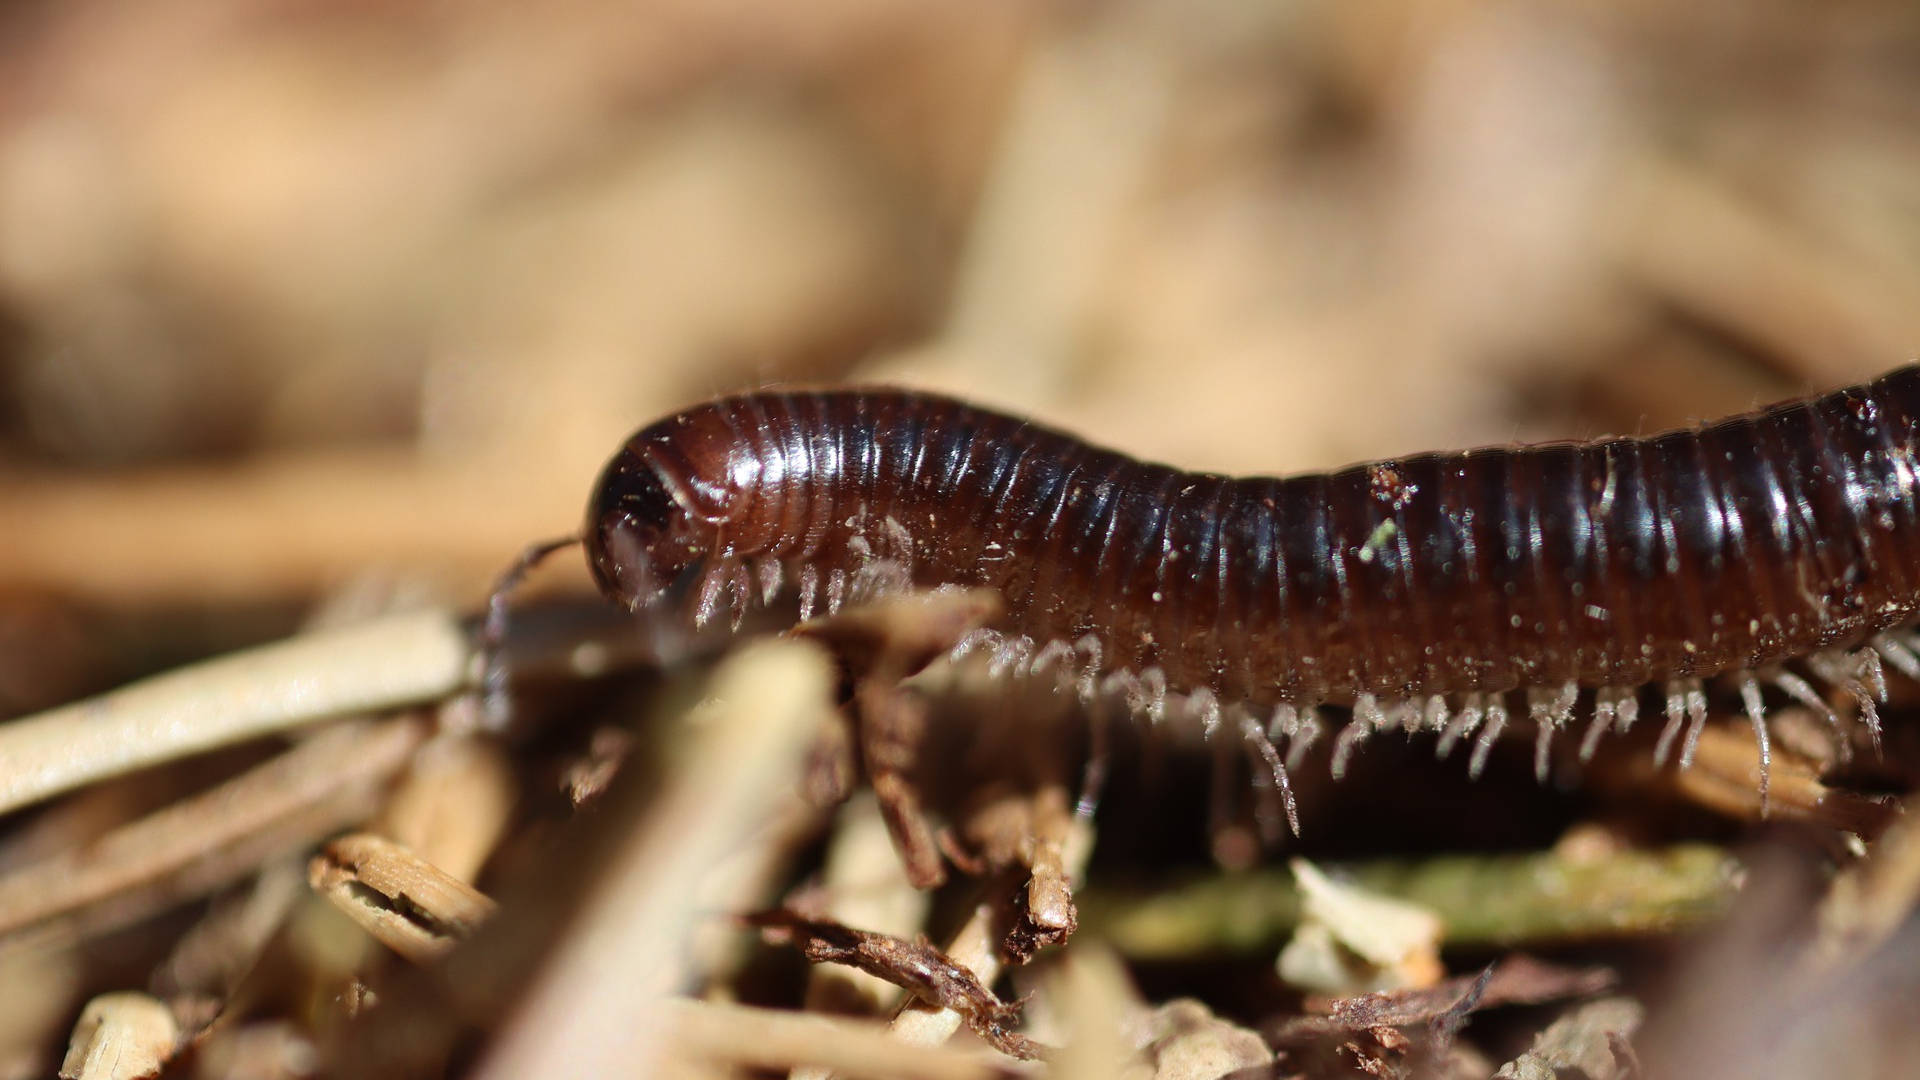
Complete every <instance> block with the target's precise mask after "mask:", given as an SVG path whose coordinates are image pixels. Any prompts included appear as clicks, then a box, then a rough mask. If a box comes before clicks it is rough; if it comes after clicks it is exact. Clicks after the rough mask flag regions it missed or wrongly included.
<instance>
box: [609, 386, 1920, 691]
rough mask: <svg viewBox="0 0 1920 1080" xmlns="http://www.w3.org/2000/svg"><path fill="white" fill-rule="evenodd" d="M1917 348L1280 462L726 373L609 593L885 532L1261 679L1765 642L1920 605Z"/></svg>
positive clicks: (617, 500)
mask: <svg viewBox="0 0 1920 1080" xmlns="http://www.w3.org/2000/svg"><path fill="white" fill-rule="evenodd" d="M1917 442H1920V368H1903V369H1901V370H1898V371H1895V372H1893V373H1891V374H1889V375H1887V376H1885V377H1884V378H1881V379H1879V380H1877V381H1875V382H1873V383H1870V384H1867V385H1864V386H1859V387H1853V388H1850V389H1846V390H1840V391H1837V392H1834V393H1831V394H1827V395H1824V396H1821V397H1817V398H1810V399H1804V400H1800V401H1795V402H1790V403H1787V404H1783V405H1777V406H1774V407H1772V408H1768V409H1765V410H1763V411H1760V412H1757V413H1753V414H1749V415H1744V416H1738V417H1734V418H1731V419H1728V420H1723V421H1720V422H1718V423H1715V424H1712V425H1709V426H1706V427H1703V428H1700V429H1697V430H1690V431H1680V432H1673V433H1669V434H1665V435H1658V436H1654V437H1651V438H1633V439H1624V438H1623V439H1605V440H1600V441H1596V442H1590V443H1582V444H1566V445H1545V446H1530V447H1518V448H1497V449H1483V450H1470V451H1465V452H1456V453H1433V454H1421V455H1417V456H1414V457H1408V458H1402V459H1399V460H1396V461H1386V462H1376V463H1372V464H1366V465H1357V466H1353V467H1350V468H1346V469H1342V470H1339V471H1337V472H1332V473H1326V474H1311V475H1302V476H1294V477H1288V478H1284V479H1269V478H1248V479H1236V478H1231V477H1225V476H1216V475H1208V474H1197V473H1187V472H1181V471H1178V470H1175V469H1171V468H1166V467H1163V466H1159V465H1149V464H1142V463H1140V462H1137V461H1134V460H1132V459H1130V458H1128V457H1125V456H1124V455H1121V454H1118V453H1115V452H1112V451H1109V450H1103V449H1099V448H1096V447H1092V446H1089V445H1087V444H1085V443H1083V442H1081V441H1079V440H1077V439H1074V438H1073V437H1071V436H1068V435H1065V434H1062V433H1060V432H1056V431H1052V430H1049V429H1047V428H1044V427H1038V426H1035V425H1033V424H1030V423H1027V422H1025V421H1022V420H1020V419H1017V418H1015V417H1011V416H1006V415H1002V414H999V413H994V412H990V411H987V410H984V409H979V408H975V407H972V406H969V405H965V404H962V403H960V402H956V401H952V400H949V399H946V398H941V397H936V396H932V395H927V394H919V393H912V392H903V391H891V390H847V391H828V392H818V393H762V394H751V395H746V396H741V397H732V398H726V399H723V400H719V401H715V402H711V403H709V404H705V405H701V406H698V407H696V408H693V409H690V410H688V411H687V412H684V413H681V414H679V415H676V416H673V417H669V418H667V419H665V420H662V421H661V422H659V423H657V424H655V425H653V426H651V427H648V428H646V429H645V430H643V431H641V432H640V433H638V434H637V435H635V436H634V437H633V438H632V439H631V440H630V441H629V442H628V443H627V444H626V446H625V447H624V448H622V450H621V451H620V453H619V454H618V455H617V456H616V457H615V458H614V460H613V461H612V462H611V463H610V464H609V465H608V467H607V470H606V472H605V473H604V474H603V476H602V478H601V482H600V485H599V487H598V489H597V490H596V492H595V494H594V497H593V501H592V504H591V506H590V507H589V511H588V521H587V532H586V537H587V546H588V551H589V558H590V561H591V562H592V564H593V566H594V571H595V575H596V577H597V579H598V581H599V582H600V584H601V587H602V588H603V589H605V590H606V591H607V592H608V593H609V595H611V596H613V597H615V598H616V599H618V600H620V601H622V602H623V603H626V604H628V605H629V606H634V605H638V604H640V603H644V602H645V601H647V600H648V599H649V598H650V597H651V596H652V595H653V593H654V592H656V591H657V590H658V589H660V588H661V587H662V586H663V585H664V584H666V583H668V582H670V581H671V580H672V579H673V578H674V577H676V576H677V575H678V574H680V573H681V572H682V571H684V570H686V569H687V568H688V567H689V566H691V565H694V564H696V563H701V562H703V561H709V560H713V559H716V558H717V559H723V560H732V561H737V562H741V563H747V562H752V561H757V560H768V559H772V560H777V561H778V562H779V563H780V564H781V565H782V566H784V567H786V568H787V569H788V570H789V572H791V571H793V570H795V569H797V568H799V567H803V566H813V567H816V568H820V569H834V568H839V569H843V570H847V571H852V570H856V569H858V568H860V567H861V566H862V565H863V564H867V563H870V562H872V561H873V560H875V559H878V558H885V559H892V560H893V561H895V562H898V563H900V564H901V565H903V566H904V567H905V568H906V569H907V570H908V571H909V573H910V575H911V579H912V581H913V582H914V583H916V584H919V585H924V586H932V585H942V584H956V585H982V586H989V587H992V588H994V589H997V590H999V591H1000V593H1001V594H1002V596H1003V597H1004V598H1005V602H1006V616H1005V622H1004V626H1003V627H1002V628H1003V629H1004V630H1006V631H1008V632H1010V633H1013V634H1021V635H1026V636H1028V637H1030V638H1032V639H1033V640H1035V641H1036V642H1041V643H1045V642H1049V641H1061V642H1067V643H1074V642H1084V641H1086V640H1087V639H1089V637H1091V639H1092V640H1094V641H1097V642H1098V644H1099V649H1100V667H1101V669H1103V670H1106V671H1113V670H1118V669H1129V670H1133V671H1145V670H1147V669H1152V668H1158V669H1160V670H1161V671H1163V672H1164V673H1165V676H1166V681H1167V684H1168V686H1169V687H1170V688H1171V689H1173V690H1175V691H1194V690H1199V689H1202V688H1205V689H1208V690H1211V691H1212V692H1213V693H1214V694H1215V695H1216V696H1217V697H1218V698H1219V699H1221V700H1222V701H1243V702H1247V703H1250V704H1256V705H1257V704H1268V703H1280V702H1302V703H1317V702H1345V701H1351V700H1352V699H1353V698H1355V697H1356V696H1357V695H1360V694H1374V695H1376V696H1379V697H1381V698H1392V699H1400V698H1409V697H1414V696H1420V695H1428V694H1462V693H1470V692H1476V691H1506V690H1513V689H1519V688H1545V687H1559V686H1564V685H1566V684H1568V683H1573V684H1578V685H1580V686H1586V687H1609V686H1617V687H1632V686H1638V685H1641V684H1643V683H1647V682H1654V681H1661V680H1667V679H1676V678H1687V677H1696V676H1707V675H1713V674H1718V673H1721V672H1727V671H1737V670H1754V669H1758V668H1763V667H1765V666H1767V665H1770V664H1774V663H1778V662H1781V661H1786V660H1791V659H1794V658H1797V657H1802V656H1806V655H1808V654H1810V653H1812V652H1815V651H1817V650H1820V649H1823V648H1827V647H1833V646H1842V645H1848V644H1851V643H1854V642H1857V641H1860V640H1862V639H1864V638H1866V637H1868V636H1870V635H1872V634H1873V633H1875V632H1877V631H1880V630H1883V629H1887V628H1889V627H1896V626H1901V625H1905V624H1908V623H1911V622H1913V621H1914V619H1915V616H1916V611H1917V610H1920V503H1917V502H1916V497H1920V490H1917V489H1920V481H1917V480H1916V468H1920V466H1917V465H1916V460H1915V451H1916V443H1917Z"/></svg>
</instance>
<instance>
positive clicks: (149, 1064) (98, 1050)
mask: <svg viewBox="0 0 1920 1080" xmlns="http://www.w3.org/2000/svg"><path fill="white" fill-rule="evenodd" d="M179 1040H180V1027H179V1025H178V1024H176V1023H175V1022H174V1019H173V1013H172V1011H171V1010H169V1009H168V1008H167V1007H166V1005H164V1004H163V1003H161V1002H160V1001H158V1000H156V999H154V998H151V997H148V996H147V995H145V994H136V993H127V992H123V993H115V994H101V995H100V996H99V997H97V998H94V999H93V1000H92V1001H89V1002H87V1007H86V1008H84V1009H82V1010H80V1020H79V1022H78V1023H76V1024H74V1026H73V1038H72V1039H71V1040H69V1041H68V1043H67V1056H66V1059H65V1060H63V1061H62V1062H61V1063H60V1080H135V1078H137V1077H146V1076H152V1075H154V1074H155V1073H158V1072H159V1071H160V1067H161V1066H162V1065H164V1064H166V1062H167V1059H168V1058H171V1057H172V1056H173V1050H174V1046H175V1045H176V1044H177V1043H178V1042H179Z"/></svg>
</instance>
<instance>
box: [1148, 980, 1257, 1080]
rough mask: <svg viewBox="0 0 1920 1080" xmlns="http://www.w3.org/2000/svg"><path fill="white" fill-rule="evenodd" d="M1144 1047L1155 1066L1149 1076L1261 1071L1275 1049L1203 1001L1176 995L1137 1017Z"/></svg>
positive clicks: (1192, 1078)
mask: <svg viewBox="0 0 1920 1080" xmlns="http://www.w3.org/2000/svg"><path fill="white" fill-rule="evenodd" d="M1136 1030H1137V1032H1138V1036H1139V1038H1140V1040H1141V1045H1140V1053H1141V1055H1142V1056H1143V1057H1144V1058H1145V1059H1146V1061H1147V1062H1148V1063H1149V1064H1150V1065H1151V1066H1152V1072H1150V1073H1148V1074H1146V1075H1147V1076H1149V1077H1151V1080H1219V1078H1222V1077H1227V1076H1237V1075H1261V1074H1260V1073H1258V1072H1252V1073H1249V1072H1248V1070H1258V1069H1261V1068H1262V1067H1264V1066H1268V1065H1271V1064H1273V1061H1274V1056H1273V1050H1272V1049H1271V1048H1269V1047H1268V1046H1267V1044H1266V1041H1265V1040H1263V1039H1261V1038H1260V1035H1259V1033H1258V1032H1255V1031H1250V1030H1248V1029H1247V1028H1244V1027H1241V1026H1239V1025H1238V1024H1234V1023H1232V1022H1230V1021H1227V1020H1223V1019H1221V1018H1220V1017H1218V1016H1215V1015H1214V1014H1213V1011H1212V1010H1211V1009H1208V1008H1207V1007H1206V1005H1205V1004H1203V1003H1201V1002H1198V1001H1194V1000H1191V999H1186V998H1182V999H1178V1000H1174V1001H1169V1002H1167V1003H1166V1004H1164V1005H1161V1006H1159V1007H1157V1008H1155V1009H1153V1010H1152V1011H1151V1012H1149V1013H1147V1014H1146V1015H1144V1016H1141V1017H1140V1018H1138V1020H1137V1021H1136Z"/></svg>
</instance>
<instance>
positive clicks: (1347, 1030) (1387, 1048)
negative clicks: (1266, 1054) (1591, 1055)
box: [1272, 956, 1617, 1077]
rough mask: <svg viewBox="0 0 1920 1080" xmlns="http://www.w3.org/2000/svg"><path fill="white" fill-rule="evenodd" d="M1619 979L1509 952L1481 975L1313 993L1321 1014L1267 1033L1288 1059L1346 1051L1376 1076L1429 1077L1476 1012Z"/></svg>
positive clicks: (1577, 992) (1596, 989)
mask: <svg viewBox="0 0 1920 1080" xmlns="http://www.w3.org/2000/svg"><path fill="white" fill-rule="evenodd" d="M1616 981H1617V977H1616V976H1615V975H1614V973H1613V972H1612V971H1610V970H1608V969H1605V968H1589V969H1584V970H1570V969H1566V968H1559V967H1555V966H1553V965H1550V964H1544V963H1541V962H1540V961H1537V960H1533V959H1530V958H1527V957H1520V956H1516V957H1509V958H1507V959H1505V960H1502V961H1500V962H1498V963H1495V964H1490V965H1488V966H1487V967H1486V968H1484V969H1483V970H1482V971H1481V972H1480V973H1479V974H1478V975H1471V976H1461V977H1458V978H1453V979H1448V980H1446V981H1445V982H1442V983H1439V984H1438V985H1435V986H1432V987H1427V988H1424V989H1411V990H1397V991H1390V992H1386V993H1376V994H1363V995H1360V996H1358V997H1350V998H1338V999H1332V1000H1323V1001H1314V1000H1311V999H1310V1000H1309V1002H1308V1007H1309V1008H1310V1009H1313V1010H1314V1011H1317V1012H1321V1013H1324V1015H1323V1016H1308V1017H1301V1018H1297V1019H1294V1020H1289V1021H1285V1022H1283V1023H1282V1024H1280V1025H1279V1026H1278V1027H1277V1028H1275V1029H1274V1031H1273V1033H1272V1039H1273V1042H1274V1043H1275V1045H1277V1046H1279V1047H1280V1048H1281V1049H1282V1050H1283V1051H1285V1052H1287V1053H1289V1054H1290V1055H1291V1056H1290V1058H1289V1060H1296V1059H1298V1060H1313V1059H1315V1058H1328V1057H1331V1058H1342V1057H1344V1058H1346V1059H1347V1060H1349V1061H1350V1062H1352V1063H1357V1064H1359V1065H1360V1066H1361V1067H1362V1068H1363V1069H1365V1070H1367V1071H1369V1072H1370V1073H1372V1074H1373V1075H1382V1076H1396V1077H1397V1076H1416V1075H1426V1074H1425V1073H1424V1072H1421V1071H1419V1070H1422V1069H1427V1068H1433V1067H1437V1063H1440V1062H1444V1061H1447V1060H1448V1059H1449V1058H1450V1056H1451V1055H1452V1054H1453V1052H1454V1049H1455V1047H1454V1043H1455V1040H1456V1038H1457V1037H1458V1036H1459V1034H1460V1031H1461V1029H1462V1028H1464V1027H1465V1026H1466V1024H1467V1022H1468V1019H1469V1017H1470V1016H1471V1015H1472V1014H1473V1013H1475V1012H1477V1011H1480V1010H1483V1009H1491V1008H1497V1007H1499V1006H1502V1005H1523V1004H1524V1005H1531V1004H1539V1003H1541V1002H1546V1001H1553V1000H1557V999H1561V998H1568V997H1585V996H1588V995H1591V994H1596V993H1600V992H1602V991H1604V990H1607V989H1609V988H1611V987H1612V986H1613V985H1614V984H1615V982H1616ZM1409 1070H1413V1071H1409Z"/></svg>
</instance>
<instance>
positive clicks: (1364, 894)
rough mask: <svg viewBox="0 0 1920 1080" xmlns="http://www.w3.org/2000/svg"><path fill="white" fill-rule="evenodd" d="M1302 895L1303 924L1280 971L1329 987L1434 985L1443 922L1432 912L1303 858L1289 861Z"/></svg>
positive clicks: (1314, 986) (1290, 979)
mask: <svg viewBox="0 0 1920 1080" xmlns="http://www.w3.org/2000/svg"><path fill="white" fill-rule="evenodd" d="M1288 866H1289V869H1291V870H1292V871H1293V877H1294V881H1295V882H1296V883H1298V885H1299V888H1300V892H1301V895H1302V897H1303V902H1302V913H1301V920H1300V926H1299V928H1298V929H1296V930H1295V931H1294V932H1293V938H1292V939H1291V940H1289V941H1288V942H1287V947H1286V948H1284V949H1282V950H1281V951H1280V961H1279V971H1280V978H1281V979H1282V980H1284V981H1286V982H1287V983H1288V984H1289V985H1292V986H1298V987H1301V988H1303V989H1308V990H1317V991H1320V992H1323V993H1356V992H1361V991H1369V990H1399V989H1415V988H1420V987H1427V986H1432V985H1433V984H1434V983H1436V982H1438V981H1439V980H1440V977H1441V976H1442V975H1443V974H1445V969H1444V968H1442V967H1441V966H1440V944H1441V934H1442V932H1443V930H1444V928H1445V924H1444V923H1443V922H1442V921H1441V919H1440V917H1439V916H1438V915H1436V914H1434V913H1433V912H1432V911H1430V910H1428V909H1426V908H1423V907H1420V906H1418V905H1415V904H1409V903H1407V902H1405V901H1402V900H1393V899H1389V898H1387V897H1384V896H1380V895H1378V894H1376V893H1370V892H1368V891H1366V890H1365V889H1362V888H1359V887H1357V886H1354V885H1351V884H1346V883H1341V882H1336V881H1334V880H1333V879H1332V878H1329V877H1328V876H1327V875H1326V874H1323V873H1321V872H1320V870H1319V869H1317V868H1316V867H1315V866H1314V865H1313V864H1312V863H1310V862H1308V861H1307V860H1305V859H1294V860H1292V861H1291V862H1290V863H1289V864H1288Z"/></svg>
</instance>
